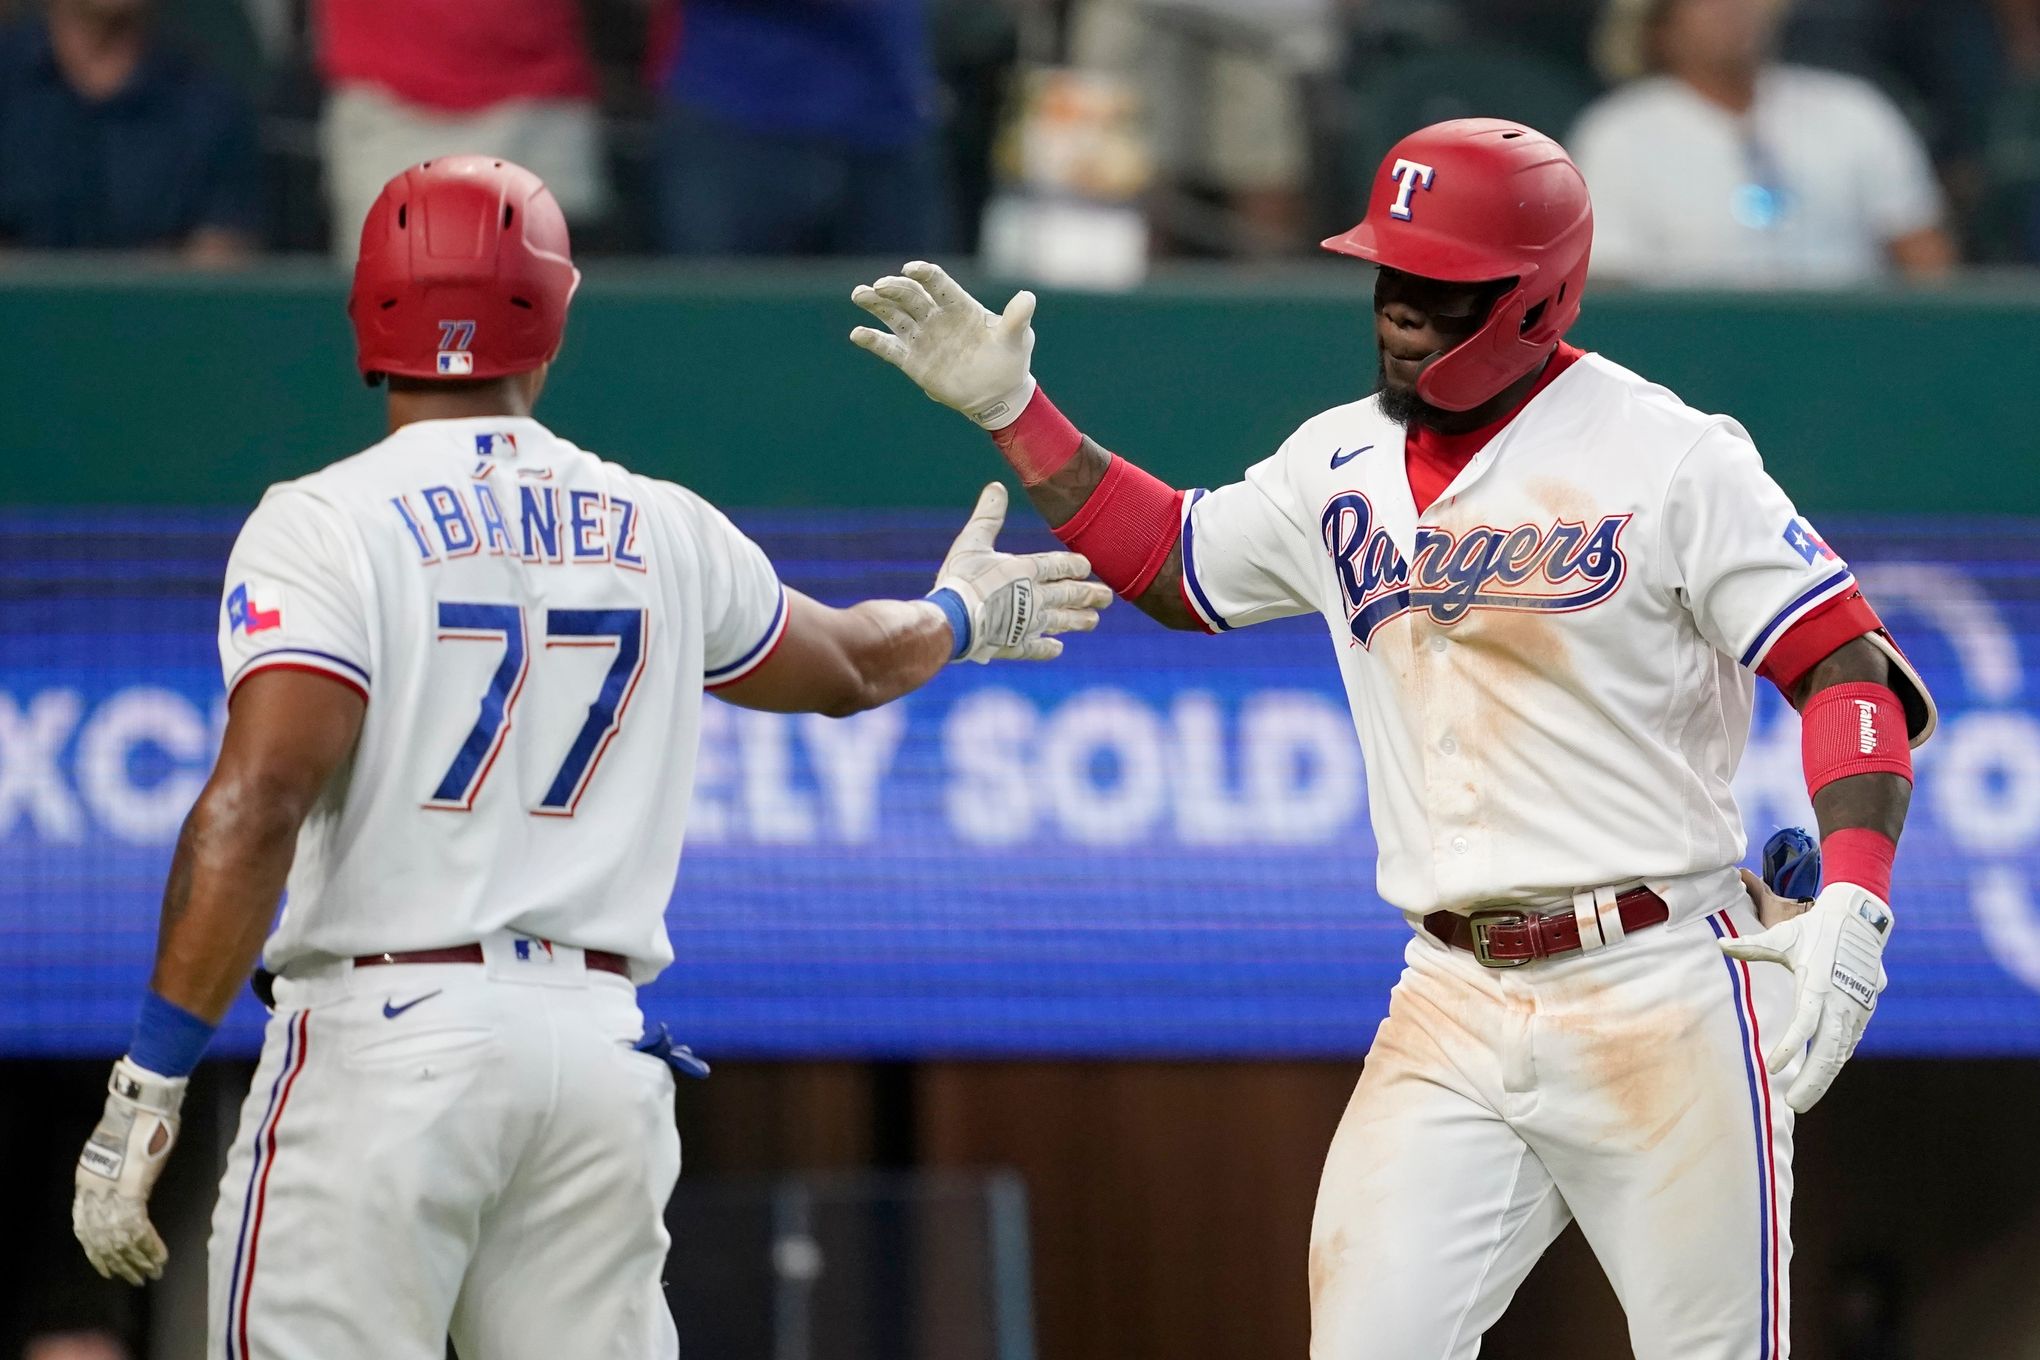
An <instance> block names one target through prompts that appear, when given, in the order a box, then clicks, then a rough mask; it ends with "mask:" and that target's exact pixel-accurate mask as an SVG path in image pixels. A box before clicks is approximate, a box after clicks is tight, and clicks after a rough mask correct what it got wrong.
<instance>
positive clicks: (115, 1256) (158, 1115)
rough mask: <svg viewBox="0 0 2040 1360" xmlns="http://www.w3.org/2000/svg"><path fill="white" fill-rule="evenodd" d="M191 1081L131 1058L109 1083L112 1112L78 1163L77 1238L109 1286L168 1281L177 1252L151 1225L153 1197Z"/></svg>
mask: <svg viewBox="0 0 2040 1360" xmlns="http://www.w3.org/2000/svg"><path fill="white" fill-rule="evenodd" d="M187 1081H188V1078H185V1077H164V1076H158V1075H157V1074H156V1073H154V1072H151V1071H150V1070H149V1069H148V1068H146V1067H137V1066H136V1065H135V1064H134V1063H132V1062H130V1061H128V1060H127V1059H126V1058H122V1059H121V1060H120V1061H119V1062H117V1063H115V1064H114V1065H113V1075H112V1076H111V1077H110V1078H109V1079H108V1080H107V1083H106V1110H105V1112H104V1113H102V1114H101V1115H100V1116H99V1127H97V1128H95V1129H93V1130H92V1136H91V1137H90V1138H87V1139H86V1140H85V1150H84V1152H82V1153H80V1154H79V1157H78V1170H77V1173H76V1175H75V1176H74V1178H73V1183H74V1185H75V1189H74V1191H73V1194H72V1197H71V1231H72V1232H73V1233H75V1234H76V1235H77V1237H78V1244H79V1245H80V1246H82V1247H84V1248H85V1257H86V1259H87V1260H89V1261H91V1262H92V1268H93V1269H94V1270H96V1271H98V1272H99V1273H100V1274H101V1275H103V1276H105V1277H106V1278H107V1279H109V1280H110V1279H112V1278H113V1277H114V1276H116V1275H118V1276H119V1277H120V1278H121V1279H123V1280H126V1281H127V1282H128V1283H129V1284H140V1283H142V1281H143V1280H144V1279H145V1278H146V1279H151V1280H160V1279H162V1278H163V1263H164V1262H165V1261H167V1260H169V1259H170V1249H169V1248H168V1247H165V1246H164V1245H163V1239H162V1237H160V1236H159V1235H158V1234H157V1232H156V1229H155V1225H153V1224H151V1223H150V1222H149V1192H150V1191H151V1190H153V1189H155V1188H156V1177H158V1176H160V1175H162V1174H163V1163H164V1162H166V1161H167V1160H169V1157H170V1149H171V1148H172V1147H174V1146H176V1143H177V1111H178V1109H179V1108H180V1107H181V1106H182V1105H183V1104H184V1088H185V1085H186V1084H187Z"/></svg>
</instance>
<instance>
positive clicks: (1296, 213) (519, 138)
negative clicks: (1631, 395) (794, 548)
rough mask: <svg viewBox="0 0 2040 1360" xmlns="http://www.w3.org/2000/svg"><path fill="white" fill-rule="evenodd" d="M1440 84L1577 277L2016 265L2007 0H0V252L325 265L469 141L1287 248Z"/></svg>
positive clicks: (836, 195) (882, 249)
mask: <svg viewBox="0 0 2040 1360" xmlns="http://www.w3.org/2000/svg"><path fill="white" fill-rule="evenodd" d="M1472 113H1493V114H1499V115H1501V116H1505V117H1512V118H1519V119H1522V120H1524V121H1526V122H1529V123H1531V124H1533V125H1535V126H1537V127H1539V128H1541V129H1543V130H1546V131H1549V132H1552V133H1553V134H1555V135H1558V136H1560V137H1561V138H1562V139H1563V140H1566V141H1567V143H1568V145H1569V146H1570V147H1571V148H1572V149H1573V151H1574V152H1575V154H1576V155H1577V156H1578V157H1579V159H1580V160H1581V162H1582V165H1583V167H1584V168H1585V170H1586V173H1587V177H1588V180H1589V183H1590V184H1591V186H1592V187H1593V189H1594V193H1595V197H1596V202H1597V208H1598V215H1599V218H1600V224H1599V233H1598V238H1597V241H1596V256H1597V267H1598V268H1599V270H1600V272H1601V274H1602V275H1603V276H1604V277H1608V278H1618V279H1626V280H1629V281H1633V282H1638V283H1667V282H1668V283H1701V284H1708V283H1727V284H1754V285H1764V284H1768V283H1778V284H1793V285H1804V284H1851V283H1858V282H1862V281H1866V280H1873V279H1876V278H1878V277H1881V276H1886V275H1892V274H1900V275H1906V276H1912V277H1933V276H1936V275H1939V274H1943V273H1945V272H1947V271H1948V270H1950V269H1951V268H1955V267H1957V266H1958V265H1961V264H1972V265H1973V264H2027V265H2032V264H2036V263H2040V0H1796V3H1792V2H1790V0H480V2H478V0H405V3H403V4H395V3H390V0H0V251H4V252H7V253H10V254H11V253H14V252H19V251H70V250H96V251H106V250H143V251H153V252H159V253H161V254H163V255H165V256H167V257H169V258H175V259H181V260H183V261H186V262H189V263H191V264H193V265H215V266H217V265H230V264H234V263H238V262H241V261H245V260H248V259H251V258H253V257H255V256H257V255H258V254H261V253H267V252H292V251H296V252H306V251H330V252H331V253H332V254H333V255H334V256H335V258H337V259H339V260H341V261H343V262H345V261H347V260H348V259H349V258H351V254H352V250H353V242H352V235H353V230H354V224H356V223H358V222H359V221H360V219H361V216H362V215H363V213H364V212H365V210H366V207H367V205H368V203H369V202H370V201H372V199H373V197H374V195H375V193H376V191H377V189H378V188H379V187H380V185H381V184H382V182H383V180H384V179H385V178H386V177H387V176H388V175H389V174H391V173H393V172H394V171H395V170H397V169H399V168H401V167H402V166H403V165H405V164H407V163H410V162H414V161H418V160H421V159H426V158H428V157H430V156H432V155H434V154H441V153H448V152H455V151H467V150H484V149H486V150H490V151H494V152H496V153H498V154H502V155H505V156H508V157H511V158H513V159H516V160H519V161H521V162H523V163H525V164H527V165H529V166H531V167H532V168H533V169H535V170H537V171H538V172H539V173H540V174H541V175H542V176H543V177H544V178H545V179H546V180H547V181H548V182H549V183H550V184H551V185H552V187H553V189H554V191H555V192H556V193H557V195H558V197H559V199H560V201H561V203H562V204H563V205H564V206H565V208H566V210H567V212H568V214H569V216H570V218H571V219H572V220H573V222H574V224H575V228H576V232H577V246H578V247H579V248H580V250H581V251H583V252H592V253H604V254H664V255H679V256H697V257H702V256H706V257H717V256H731V255H764V256H803V255H828V254H863V255H875V256H887V257H903V256H911V255H917V254H934V253H938V252H957V251H970V250H974V249H976V248H977V246H978V243H979V240H980V236H981V231H982V228H983V225H984V220H985V212H986V205H987V203H988V201H995V200H996V199H997V197H998V195H999V193H1000V192H1001V186H1002V184H1007V185H1010V184H1011V183H1012V182H1013V181H1015V180H1026V179H1029V178H1032V179H1033V180H1034V181H1035V182H1036V183H1035V187H1036V188H1037V189H1038V188H1041V187H1042V184H1043V183H1044V182H1045V183H1046V185H1047V190H1048V193H1049V196H1051V197H1054V196H1057V195H1075V196H1077V197H1080V198H1081V197H1087V196H1104V197H1107V198H1117V199H1120V200H1122V201H1123V202H1125V203H1126V204H1128V205H1130V206H1131V207H1132V208H1134V209H1135V210H1136V211H1137V212H1138V214H1139V215H1140V217H1141V218H1142V219H1143V222H1144V225H1145V227H1146V230H1147V233H1148V238H1149V240H1151V242H1152V247H1153V249H1154V251H1155V252H1156V253H1158V254H1162V255H1168V256H1191V257H1202V258H1243V257H1245V258H1270V257H1283V256H1294V255H1301V254H1305V253H1307V252H1309V251H1310V250H1311V249H1312V248H1313V246H1314V243H1315V241H1316V240H1317V239H1318V238H1319V237H1320V236H1322V235H1325V234H1327V233H1328V232H1330V231H1332V230H1335V229H1339V228H1343V227H1344V226H1345V225H1348V224H1349V223H1350V222H1351V220H1352V219H1353V218H1354V217H1355V216H1356V215H1357V211H1358V208H1357V204H1358V202H1359V201H1360V198H1361V197H1362V195H1363V191H1364V185H1365V182H1366V178H1367V176H1368V174H1369V173H1370V172H1371V169H1372V167H1373V165H1374V164H1375V161H1376V158H1377V157H1378V156H1379V155H1380V153H1381V152H1382V150H1384V149H1385V148H1386V147H1387V146H1388V145H1389V144H1390V143H1391V142H1392V141H1393V140H1394V139H1395V137H1397V136H1398V135H1400V134H1401V133H1402V132H1404V131H1406V130H1408V129H1410V128H1413V127H1416V126H1418V125H1420V124H1423V123H1427V122H1430V121H1433V120H1435V119H1438V118H1443V117H1451V116H1456V115H1462V114H1472ZM1072 127H1075V128H1076V129H1078V131H1077V133H1076V134H1075V135H1074V136H1073V135H1072V134H1071V133H1070V129H1071V128H1072ZM1044 128H1045V129H1048V134H1047V136H1046V140H1045V141H1044V138H1043V136H1042V135H1041V133H1042V130H1043V129H1044ZM1058 128H1060V129H1061V132H1060V133H1058V132H1056V129H1058ZM1044 145H1045V146H1047V147H1049V148H1050V150H1049V152H1048V153H1046V154H1047V155H1048V158H1049V159H1050V160H1054V159H1056V158H1057V157H1058V156H1060V158H1061V159H1062V160H1063V161H1065V162H1068V161H1071V160H1075V161H1077V162H1081V167H1080V170H1079V171H1078V172H1077V173H1074V174H1072V173H1068V172H1067V170H1068V167H1067V166H1065V167H1064V172H1062V173H1054V172H1052V173H1050V174H1048V175H1047V177H1046V180H1045V181H1044V179H1043V176H1042V175H1041V174H1040V173H1038V172H1039V169H1040V167H1039V165H1038V164H1034V162H1039V161H1040V160H1041V158H1042V155H1041V154H1040V148H1041V147H1042V146H1044ZM1073 147H1075V148H1077V149H1076V150H1072V148H1073ZM1029 148H1034V152H1033V153H1030V151H1029ZM1058 148H1059V150H1058ZM1030 158H1031V159H1030ZM1030 166H1032V168H1030Z"/></svg>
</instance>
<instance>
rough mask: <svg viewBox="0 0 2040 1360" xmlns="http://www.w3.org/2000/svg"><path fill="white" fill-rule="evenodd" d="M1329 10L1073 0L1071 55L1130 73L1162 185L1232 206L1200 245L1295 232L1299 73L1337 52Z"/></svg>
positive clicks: (1259, 2)
mask: <svg viewBox="0 0 2040 1360" xmlns="http://www.w3.org/2000/svg"><path fill="white" fill-rule="evenodd" d="M1333 19H1334V16H1333V13H1332V0H1081V3H1079V4H1078V5H1077V7H1076V9H1075V11H1074V14H1073V36H1072V40H1071V56H1072V58H1073V59H1074V60H1075V62H1076V63H1077V64H1078V65H1081V66H1100V67H1104V68H1106V69H1108V70H1114V71H1119V72H1122V73H1124V74H1125V75H1126V76H1128V77H1129V78H1130V79H1131V80H1133V81H1134V83H1135V84H1136V85H1137V87H1138V88H1139V89H1140V92H1141V98H1142V101H1143V103H1144V105H1145V109H1144V114H1145V120H1146V123H1147V126H1148V129H1149V134H1150V136H1151V137H1152V138H1153V143H1154V148H1155V154H1156V160H1157V162H1158V163H1159V165H1160V168H1161V171H1162V174H1163V176H1164V179H1165V182H1166V183H1167V185H1168V187H1169V188H1170V189H1171V190H1173V191H1175V192H1178V193H1181V194H1184V195H1187V196H1188V197H1190V198H1191V199H1195V200H1203V201H1210V202H1213V203H1215V204H1217V205H1218V206H1220V207H1222V208H1224V209H1226V210H1227V211H1229V212H1231V213H1232V214H1233V215H1234V217H1235V219H1236V221H1237V223H1238V227H1237V229H1235V230H1234V231H1232V232H1230V233H1213V232H1210V231H1206V232H1204V233H1201V234H1202V235H1204V236H1205V237H1206V238H1208V239H1206V240H1205V241H1204V242H1202V244H1203V245H1205V246H1206V247H1207V248H1209V249H1215V250H1219V251H1221V252H1223V253H1226V254H1234V253H1237V254H1244V255H1267V254H1277V253H1281V252H1284V251H1292V250H1295V249H1298V248H1299V247H1301V246H1302V245H1303V244H1304V243H1305V242H1304V233H1303V226H1304V223H1305V220H1306V217H1307V215H1308V211H1309V202H1308V199H1307V196H1306V191H1307V185H1308V183H1309V175H1310V170H1311V134H1310V119H1309V116H1308V109H1307V107H1306V104H1305V91H1304V81H1305V80H1306V79H1307V78H1310V77H1314V76H1321V75H1323V74H1324V73H1325V72H1327V71H1329V70H1330V69H1331V68H1332V67H1333V66H1334V65H1335V64H1336V63H1337V60H1338V38H1337V31H1336V28H1335V25H1334V22H1333ZM1162 225H1163V226H1164V227H1165V228H1166V227H1167V225H1168V223H1167V220H1166V215H1165V217H1164V221H1163V223H1162ZM1174 234H1175V235H1178V236H1182V237H1189V236H1191V235H1193V234H1194V233H1190V232H1183V231H1178V232H1175V233H1174ZM1320 234H1321V233H1320ZM1220 236H1230V237H1231V238H1232V239H1218V238H1219V237H1220ZM1176 244H1179V245H1180V244H1185V242H1181V241H1179V242H1177V243H1176ZM1313 244H1314V243H1313Z"/></svg>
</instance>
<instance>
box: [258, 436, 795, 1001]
mask: <svg viewBox="0 0 2040 1360" xmlns="http://www.w3.org/2000/svg"><path fill="white" fill-rule="evenodd" d="M785 625H786V601H785V595H784V592H783V591H782V590H781V588H780V585H779V581H778V579H777V577H776V576H775V575H774V573H773V570H772V566H771V563H770V562H768V561H767V560H766V558H765V555H764V553H763V552H762V551H760V550H759V549H758V547H757V546H756V545H755V544H753V543H752V542H751V541H750V540H749V539H747V538H746V537H744V535H743V534H742V533H740V532H739V531H738V530H737V529H736V527H735V526H734V525H732V524H731V523H730V522H729V521H728V520H727V519H726V518H724V517H723V515H722V514H721V513H720V512H718V511H717V510H716V509H715V508H714V507H713V506H710V505H709V504H708V503H707V502H705V501H703V500H702V499H700V498H699V497H698V496H695V495H694V494H693V493H691V492H689V491H686V490H684V489H682V488H681V487H678V486H674V485H672V484H671V483H668V482H661V481H656V480H654V479H652V478H648V477H641V476H638V475H636V474H634V473H632V472H629V471H627V470H626V469H624V468H622V467H619V466H617V465H616V464H614V463H608V462H604V461H602V460H601V459H599V458H596V457H595V456H594V455H592V454H589V453H586V452H584V451H583V450H581V449H578V448H576V447H574V446H573V445H572V444H569V443H568V442H566V441H565V440H563V439H560V438H558V437H556V436H555V435H553V434H552V433H551V432H549V431H548V430H546V429H545V427H544V426H542V425H540V424H538V423H537V422H536V421H532V420H518V419H503V418H495V417H492V418H487V419H464V420H433V421H422V422H419V423H416V424H411V425H406V426H404V427H403V428H402V429H400V430H398V431H397V432H396V433H394V434H392V435H391V436H390V437H389V438H388V439H386V440H384V441H383V442H382V443H380V444H378V445H376V446H375V447H373V448H371V449H369V450H368V451H367V452H365V453H361V454H358V455H356V456H355V457H353V458H349V459H347V460H345V461H343V462H340V463H336V464H334V465H333V466H331V467H329V468H326V469H325V470H324V471H322V472H318V473H314V474H313V475H311V476H309V477H305V478H302V479H300V480H298V481H294V482H287V483H284V484H282V485H279V486H276V487H273V488H271V490H270V492H269V494H268V495H267V496H266V497H264V498H263V501H262V503H261V504H260V505H259V506H258V507H257V508H256V510H255V513H254V514H253V515H252V516H250V517H249V519H248V522H247V525H246V526H245V527H244V528H243V529H242V531H241V536H240V539H239V541H238V542H237V543H236V544H235V546H234V551H233V556H232V558H231V559H230V561H229V563H228V567H227V584H226V596H225V602H224V606H223V608H222V611H221V617H220V630H219V638H220V657H221V661H222V663H223V666H224V669H225V673H226V680H227V687H228V692H229V695H230V701H231V694H232V692H233V691H234V690H235V689H236V688H237V687H238V686H240V685H241V684H243V683H245V682H246V681H247V679H248V677H250V676H251V675H254V674H257V673H258V672H260V671H263V670H269V669H275V668H279V667H282V668H294V669H301V670H310V671H316V672H318V673H320V674H323V675H327V676H330V677H332V678H333V679H335V680H337V681H339V682H341V683H343V684H346V685H349V686H351V687H352V688H354V689H356V690H358V691H360V692H361V694H362V695H363V696H364V697H365V698H366V699H367V700H368V709H367V713H366V717H365V719H364V722H363V726H362V730H361V737H360V742H359V745H358V746H357V748H356V750H355V752H354V756H353V759H352V760H351V762H350V763H349V764H348V765H347V766H346V767H344V768H343V770H342V771H341V773H340V774H339V775H337V776H336V777H335V779H334V781H333V783H332V784H331V785H330V786H329V787H328V789H327V790H326V792H325V794H324V796H323V797H322V798H321V799H320V801H319V804H318V806H317V807H316V808H315V809H314V811H313V812H312V815H311V816H310V818H309V819H308V820H307V821H306V822H305V825H304V829H303V831H302V833H301V834H300V835H299V838H298V851H297V858H296V861H295V863H294V864H293V866H292V869H291V875H290V891H289V896H288V899H287V904H286V907H285V910H284V913H283V916H282V919H281V920H280V922H279V923H278V925H277V928H276V931H275V933H274V934H273V935H271V937H270V939H269V941H268V944H267V945H266V947H265V949H264V952H263V958H264V962H265V964H266V965H267V966H268V967H269V968H271V969H273V970H281V969H282V968H283V967H284V965H286V964H288V963H289V962H291V961H292V960H293V959H296V958H299V957H301V956H305V955H331V956H341V957H345V956H350V955H357V954H367V953H375V952H381V951H384V950H390V951H400V950H415V949H431V948H438V947H442V946H446V945H456V944H464V943H468V942H471V941H474V940H477V939H480V938H481V937H482V936H484V935H486V934H488V933H490V932H492V931H495V930H499V929H511V930H515V931H519V932H522V933H524V934H527V935H531V936H536V937H542V938H544V939H548V940H557V941H560V942H562V943H566V944H572V945H578V946H580V947H581V948H584V949H604V950H609V951H611V952H614V953H618V954H623V955H626V956H628V957H629V958H630V960H631V964H632V969H633V972H634V973H635V974H636V975H637V978H638V980H639V981H645V980H648V979H649V978H650V977H651V976H653V975H654V974H656V973H657V972H658V971H659V969H660V968H662V967H663V966H664V965H665V964H666V963H668V962H670V961H671V959H672V947H671V945H670V944H669V942H668V940H667V937H666V929H665V907H666V903H667V900H668V899H669V897H670V896H671V894H672V890H673V878H674V874H675V871H676V870H677V868H678V865H679V859H680V845H681V837H682V830H683V827H684V825H685V821H686V815H687V805H688V799H689V794H690V790H691V789H692V787H693V783H694V760H695V748H696V742H697V734H698V733H699V730H700V715H701V705H702V702H703V700H702V693H703V689H704V687H705V686H706V687H711V688H712V687H714V686H715V685H717V684H719V683H722V684H726V683H728V682H730V681H733V680H736V679H738V678H740V677H741V676H743V675H745V674H748V673H749V672H750V671H751V670H752V669H754V668H755V667H756V666H757V665H758V664H759V663H760V662H761V661H762V660H763V659H764V658H765V657H766V656H767V655H768V654H769V653H770V651H771V648H772V646H773V644H774V643H775V642H776V641H777V640H778V638H779V635H780V633H781V632H782V630H783V629H784V628H785Z"/></svg>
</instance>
